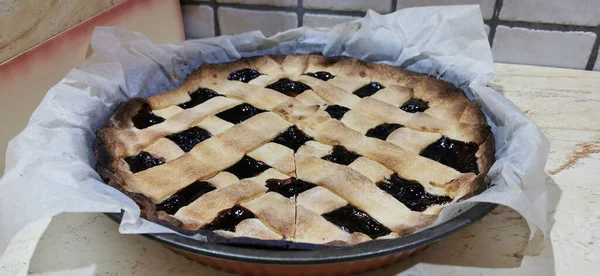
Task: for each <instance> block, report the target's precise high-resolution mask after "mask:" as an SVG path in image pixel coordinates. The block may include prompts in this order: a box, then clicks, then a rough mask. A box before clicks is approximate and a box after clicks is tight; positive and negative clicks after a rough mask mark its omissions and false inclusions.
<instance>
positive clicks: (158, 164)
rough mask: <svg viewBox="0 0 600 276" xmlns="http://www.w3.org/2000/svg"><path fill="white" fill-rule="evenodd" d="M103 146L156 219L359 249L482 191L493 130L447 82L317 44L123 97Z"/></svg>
mask: <svg viewBox="0 0 600 276" xmlns="http://www.w3.org/2000/svg"><path fill="white" fill-rule="evenodd" d="M94 150H95V152H96V158H97V161H98V166H97V170H98V172H99V173H100V175H101V176H102V178H103V179H104V180H105V181H106V182H107V183H108V184H110V185H112V186H114V187H117V188H118V189H120V190H121V191H123V192H125V193H126V194H127V195H129V196H130V197H131V198H133V199H134V200H135V201H136V202H137V203H138V204H139V205H140V206H141V208H142V216H143V217H145V218H146V219H149V220H151V221H157V222H161V223H167V224H170V225H171V226H174V227H175V228H177V229H182V230H198V229H204V230H210V231H213V232H215V233H217V234H219V235H221V236H224V237H250V238H256V239H261V240H288V241H294V242H305V243H315V244H334V245H351V244H356V243H360V242H364V241H368V240H372V239H384V238H395V237H401V236H405V235H407V234H410V233H412V232H414V231H415V230H417V229H419V228H422V227H424V226H427V225H428V224H430V223H432V222H433V221H434V220H435V219H436V217H437V214H438V213H439V211H440V210H441V209H442V208H443V207H444V206H446V205H447V204H449V203H450V202H453V201H457V200H459V199H464V198H466V197H469V196H471V195H473V194H476V193H479V192H481V191H482V190H483V189H485V187H486V185H485V184H484V183H483V182H484V181H483V180H484V176H485V175H486V174H487V171H488V169H489V167H490V165H491V163H492V162H493V160H494V159H493V156H494V139H493V135H492V134H491V132H490V127H489V126H488V125H487V124H486V120H485V117H484V115H483V113H482V112H481V111H480V110H479V109H478V108H477V107H476V106H475V105H474V104H473V103H472V102H470V101H469V100H468V99H467V98H466V96H465V95H464V93H463V92H462V91H461V90H459V89H457V88H455V87H454V86H452V85H450V84H448V83H445V82H442V81H439V80H436V79H434V78H431V77H428V76H425V75H421V74H416V73H412V72H408V71H404V70H401V69H398V68H395V67H391V66H387V65H378V64H372V63H367V62H364V61H360V60H358V59H355V58H349V57H338V58H325V57H323V56H321V55H318V54H310V55H287V56H262V57H255V58H246V59H241V60H238V61H235V62H231V63H225V64H210V65H205V66H203V67H201V68H200V69H198V70H196V71H195V72H193V73H192V74H191V75H189V76H188V78H187V79H186V80H185V82H184V84H183V85H182V86H181V87H179V88H177V89H175V90H172V91H169V92H166V93H163V94H160V95H156V96H153V97H150V98H148V99H140V98H136V99H131V100H129V101H127V102H125V103H123V104H121V105H120V106H119V107H118V108H117V111H116V112H115V113H114V115H113V116H112V117H111V118H110V119H109V121H108V122H107V123H106V124H105V125H104V126H103V127H102V128H100V129H99V130H98V131H97V140H96V143H95V146H94Z"/></svg>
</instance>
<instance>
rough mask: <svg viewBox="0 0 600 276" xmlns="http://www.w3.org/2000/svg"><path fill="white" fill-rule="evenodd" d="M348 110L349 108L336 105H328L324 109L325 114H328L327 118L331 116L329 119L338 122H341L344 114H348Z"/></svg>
mask: <svg viewBox="0 0 600 276" xmlns="http://www.w3.org/2000/svg"><path fill="white" fill-rule="evenodd" d="M349 110H350V109H349V108H347V107H344V106H341V105H337V104H334V105H330V106H328V107H327V108H325V112H327V113H329V116H331V118H334V119H338V120H341V119H342V117H344V114H346V112H348V111H349Z"/></svg>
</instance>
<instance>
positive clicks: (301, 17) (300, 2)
mask: <svg viewBox="0 0 600 276" xmlns="http://www.w3.org/2000/svg"><path fill="white" fill-rule="evenodd" d="M296 14H297V15H298V27H302V26H304V0H298V6H296Z"/></svg>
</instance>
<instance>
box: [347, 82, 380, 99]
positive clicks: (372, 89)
mask: <svg viewBox="0 0 600 276" xmlns="http://www.w3.org/2000/svg"><path fill="white" fill-rule="evenodd" d="M384 88H385V87H384V86H383V85H381V84H379V83H378V82H371V83H369V84H367V85H365V86H363V87H361V88H359V89H356V91H354V92H353V93H354V95H356V96H359V97H361V98H364V97H370V96H372V95H373V94H375V93H377V91H379V90H381V89H384Z"/></svg>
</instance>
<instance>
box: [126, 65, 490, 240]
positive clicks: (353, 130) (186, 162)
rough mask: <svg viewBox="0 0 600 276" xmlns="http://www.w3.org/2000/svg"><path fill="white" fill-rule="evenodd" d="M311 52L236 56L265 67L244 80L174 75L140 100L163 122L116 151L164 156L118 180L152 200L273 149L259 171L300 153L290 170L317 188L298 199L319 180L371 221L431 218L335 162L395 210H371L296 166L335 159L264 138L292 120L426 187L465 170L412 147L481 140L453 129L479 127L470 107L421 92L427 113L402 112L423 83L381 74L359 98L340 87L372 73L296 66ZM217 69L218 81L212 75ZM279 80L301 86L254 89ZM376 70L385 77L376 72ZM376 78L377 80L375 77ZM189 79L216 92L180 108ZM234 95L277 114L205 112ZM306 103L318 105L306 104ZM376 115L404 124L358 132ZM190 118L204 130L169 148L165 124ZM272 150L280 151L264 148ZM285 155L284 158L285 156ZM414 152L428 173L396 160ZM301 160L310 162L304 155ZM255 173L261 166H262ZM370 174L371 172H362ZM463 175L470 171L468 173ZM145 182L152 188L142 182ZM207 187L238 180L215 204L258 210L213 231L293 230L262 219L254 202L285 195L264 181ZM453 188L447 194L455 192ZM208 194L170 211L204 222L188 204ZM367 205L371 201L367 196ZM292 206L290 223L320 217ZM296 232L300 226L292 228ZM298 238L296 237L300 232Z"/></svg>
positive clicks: (176, 128)
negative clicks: (205, 135) (333, 110)
mask: <svg viewBox="0 0 600 276" xmlns="http://www.w3.org/2000/svg"><path fill="white" fill-rule="evenodd" d="M312 57H314V56H310V57H308V58H307V59H304V58H300V60H299V57H298V56H288V57H287V58H285V59H283V61H282V65H280V64H279V63H278V62H276V61H275V60H273V59H271V58H262V59H257V60H254V62H249V61H246V63H245V64H244V62H239V63H238V64H237V65H236V67H238V68H239V67H242V68H244V67H248V68H256V69H258V71H260V72H262V73H266V75H265V74H263V75H260V76H258V77H257V78H255V79H253V80H251V81H249V83H244V82H237V81H226V82H223V81H222V79H223V77H224V76H223V75H222V74H221V75H219V74H215V73H214V72H220V73H221V70H209V69H200V70H199V71H197V72H195V73H194V75H193V76H192V77H191V78H188V81H186V84H184V86H182V88H180V89H176V90H175V91H171V92H169V93H165V94H161V95H158V96H155V97H153V98H151V100H150V101H149V103H150V106H151V107H152V108H154V109H155V113H156V114H158V115H159V116H161V117H163V118H164V119H166V121H165V122H166V124H162V123H161V124H158V125H157V126H155V127H153V128H148V129H142V130H136V131H134V132H135V136H136V139H137V140H136V143H132V144H131V145H128V147H126V149H125V152H127V153H129V154H134V153H136V152H139V151H140V150H142V149H144V150H146V151H148V152H150V153H151V154H153V155H157V156H162V157H163V158H164V159H166V160H165V161H166V164H162V165H158V166H156V167H152V168H149V169H147V170H144V171H141V172H138V173H135V174H130V175H128V179H127V181H126V182H127V183H128V186H129V187H128V188H129V189H131V190H133V191H139V192H142V193H144V194H145V195H146V196H148V197H149V198H150V199H151V200H152V201H154V202H161V201H162V200H164V199H165V198H166V197H168V196H170V195H173V194H174V193H176V192H177V191H178V190H181V189H182V188H184V187H185V186H186V185H188V184H189V183H191V182H193V181H197V180H199V179H207V178H209V177H211V176H214V175H215V174H216V173H218V172H219V171H222V170H224V169H226V168H227V167H229V166H231V165H233V164H234V163H235V162H237V161H239V160H240V159H241V158H242V157H243V156H246V155H248V156H250V157H254V158H256V159H268V158H269V157H270V156H275V157H276V158H271V160H267V162H268V163H269V165H270V166H271V167H274V168H276V169H277V170H278V171H279V172H277V171H276V170H273V169H269V170H272V171H275V172H277V173H280V174H281V172H283V173H284V174H282V175H281V177H283V176H291V175H294V171H293V170H292V168H291V167H290V166H289V164H290V162H289V159H290V158H291V161H292V163H291V164H294V162H295V161H297V160H300V161H302V163H301V164H302V165H301V166H300V168H303V169H302V170H301V169H299V168H298V166H296V164H294V169H296V173H298V172H302V173H301V174H298V178H300V179H303V180H307V181H310V182H313V181H314V182H315V183H318V185H319V187H316V188H313V189H310V190H308V191H305V192H304V193H303V194H300V196H299V198H302V196H303V195H304V194H306V193H315V191H320V190H321V189H322V188H323V187H326V190H325V192H328V193H330V194H332V195H333V196H336V197H338V198H339V202H346V203H347V202H350V203H351V204H352V205H357V206H360V207H361V209H366V210H365V211H366V212H367V213H368V214H370V215H371V216H373V217H374V218H375V219H377V221H378V222H381V223H382V224H383V225H384V226H385V227H388V228H389V229H392V230H393V231H395V232H396V233H400V234H405V233H408V232H412V231H413V230H414V229H416V228H418V227H421V226H422V225H426V224H427V223H429V222H431V219H430V218H431V216H430V215H427V214H423V213H419V212H413V211H410V210H408V208H407V207H406V206H404V205H403V204H402V203H401V202H400V201H397V200H396V199H394V198H393V197H391V196H390V195H388V194H387V193H385V192H384V191H382V190H380V189H378V188H376V187H375V184H374V181H375V180H374V179H370V178H369V173H368V172H366V171H361V170H360V167H356V166H355V167H354V169H353V168H352V164H350V165H351V166H349V167H346V168H339V167H338V170H339V171H341V172H345V173H346V174H347V175H354V176H356V178H357V179H360V181H358V182H356V183H362V184H356V185H358V186H357V187H363V189H364V187H375V188H368V190H369V191H372V193H374V194H375V195H376V196H377V197H379V198H384V199H385V200H384V201H385V202H388V203H387V207H394V210H396V211H395V212H391V215H390V216H387V215H388V214H386V212H384V211H383V210H374V209H373V207H371V206H372V205H373V204H369V203H367V202H362V201H364V199H361V198H360V197H358V198H356V197H353V196H351V195H348V194H344V193H343V192H344V190H343V189H339V187H338V188H335V186H331V185H334V184H335V183H331V182H328V181H327V179H330V176H328V175H320V174H318V173H317V172H315V171H311V170H310V169H306V171H309V172H310V173H304V171H303V170H304V169H305V168H304V167H305V165H306V164H308V165H310V164H313V163H318V164H321V165H322V167H328V166H331V165H333V166H340V165H337V164H328V163H329V162H327V161H324V160H321V159H319V158H318V157H315V156H310V155H302V154H296V156H292V154H293V151H292V150H291V149H289V148H287V147H284V146H281V145H279V144H277V143H272V142H269V141H271V140H272V139H273V138H274V137H275V136H276V135H278V134H280V133H282V132H283V131H284V130H285V129H287V128H289V127H290V126H291V125H292V124H296V125H298V126H300V128H301V129H302V130H304V131H305V132H306V133H309V134H311V135H313V136H314V138H315V139H316V140H317V141H319V142H322V143H325V144H332V143H333V144H340V145H343V146H346V147H347V148H349V149H350V150H352V151H356V152H358V153H360V154H361V155H363V156H364V157H361V158H364V160H368V161H366V162H374V163H376V164H378V165H379V166H381V167H384V166H383V165H382V164H387V166H388V167H390V168H389V169H392V170H391V171H395V172H397V173H399V174H400V175H402V176H404V177H408V178H409V179H415V180H418V181H419V182H420V183H422V184H423V183H425V184H423V185H424V186H426V187H427V188H428V189H430V190H435V188H436V187H433V186H432V185H429V184H430V183H431V184H435V186H438V187H439V186H443V185H444V184H448V183H452V182H451V181H452V180H456V179H460V178H461V177H462V178H464V177H466V176H464V175H462V174H460V173H459V172H457V171H455V170H454V169H452V168H450V167H447V166H445V165H443V164H440V163H437V162H435V161H432V160H429V159H427V158H423V157H421V156H419V155H418V153H419V152H420V151H421V150H422V149H423V148H424V147H425V146H426V145H427V144H429V143H431V142H432V141H435V140H437V139H439V137H441V134H439V133H442V134H444V135H448V136H450V137H455V138H458V139H463V140H467V141H469V140H477V143H479V144H480V143H483V142H484V141H482V138H481V137H478V136H477V135H471V133H475V134H477V133H478V132H477V131H466V132H460V131H457V129H463V128H468V127H469V126H466V125H472V128H477V127H480V124H481V121H477V120H472V119H470V118H468V117H469V116H466V115H465V114H468V113H469V112H473V111H471V110H470V109H469V108H471V106H470V105H466V104H464V103H461V102H460V101H459V102H458V103H456V104H454V105H455V106H452V107H445V108H440V109H436V103H434V102H433V101H431V102H432V107H431V109H430V113H431V114H432V115H434V116H431V115H429V114H426V113H416V114H410V113H407V112H405V111H403V110H400V109H399V107H400V105H401V104H402V103H404V102H406V101H408V100H410V99H412V97H413V96H414V95H415V94H416V95H419V96H426V94H423V88H419V87H417V88H415V89H409V88H407V87H405V86H403V85H402V84H405V83H402V82H397V81H389V79H387V81H386V82H385V85H386V88H383V89H381V90H379V91H376V93H374V94H371V95H369V96H365V97H362V98H361V97H358V96H356V95H354V94H352V93H351V92H350V91H352V90H356V89H358V88H360V87H362V86H368V85H370V83H372V82H371V80H370V79H368V76H367V77H364V76H362V74H361V73H357V74H355V75H352V74H350V73H352V72H349V71H344V70H342V68H353V69H351V70H350V71H353V70H355V69H356V68H354V67H348V66H340V68H338V69H339V70H337V71H336V69H333V70H332V67H328V68H329V71H334V72H335V74H337V75H336V76H335V78H333V79H330V80H329V81H323V80H319V79H317V78H314V77H311V76H306V75H302V74H304V73H307V72H310V71H315V70H318V68H317V67H318V66H316V67H315V66H312V67H311V65H310V59H311V58H312ZM280 61H281V60H280ZM298 61H300V62H299V64H304V66H303V67H302V66H301V67H298V66H290V65H291V64H296V63H298ZM223 66H226V65H223ZM215 67H217V69H218V68H219V65H215ZM333 68H335V67H333ZM223 72H224V71H223ZM205 73H206V74H205ZM209 74H211V75H209ZM344 75H346V76H352V77H353V79H354V78H359V79H361V80H360V81H354V82H352V81H350V82H349V81H347V80H349V78H346V77H344ZM219 78H220V79H221V80H219ZM281 79H289V80H291V81H299V82H300V83H305V84H308V85H309V86H310V87H309V88H311V89H309V90H306V91H304V93H300V94H299V95H293V96H295V97H290V96H287V95H285V93H280V92H277V91H275V90H273V89H268V88H264V87H265V86H270V85H273V84H276V83H277V82H278V80H281ZM383 79H384V80H385V79H386V78H383ZM382 82H384V81H383V80H382ZM199 87H200V88H201V89H207V88H209V89H212V90H214V91H218V93H220V94H223V95H224V96H226V97H214V98H212V99H209V100H208V101H206V102H205V103H203V104H199V105H197V106H192V107H188V106H187V105H186V103H188V102H193V101H194V99H193V98H190V95H189V94H188V92H187V91H195V90H196V89H199ZM413 90H415V92H413ZM368 93H370V92H368ZM419 93H420V94H419ZM167 94H168V95H167ZM240 100H241V101H240ZM241 102H246V103H250V104H252V105H254V106H256V107H258V108H261V109H265V110H271V111H274V112H276V113H277V114H279V115H281V117H279V116H277V115H275V114H273V113H270V112H266V113H261V114H257V115H255V116H254V117H252V118H250V119H248V120H246V121H244V122H241V123H239V124H237V125H234V124H231V123H228V122H226V121H224V120H222V119H220V118H218V117H216V116H215V114H217V113H219V112H222V111H226V110H227V109H228V108H231V107H234V106H237V105H239V104H240V103H241ZM314 104H317V105H321V106H320V107H319V106H315V105H314ZM331 104H336V105H341V106H342V107H344V108H346V109H348V111H347V112H346V113H345V114H344V115H343V116H342V117H341V120H340V121H338V120H334V119H330V116H329V115H328V114H327V113H326V111H324V110H325V109H326V106H329V105H331ZM444 104H445V101H438V102H437V105H442V106H443V105H444ZM176 105H179V106H176ZM461 105H462V106H461ZM456 106H458V107H456ZM184 108H186V109H184ZM445 109H453V110H454V111H453V112H447V110H445ZM438 117H446V118H451V120H450V121H446V120H441V119H439V118H438ZM283 119H285V120H283ZM288 121H289V122H288ZM384 123H388V124H402V125H404V126H408V127H402V128H398V129H396V130H394V131H393V132H391V133H390V134H389V135H388V137H387V140H388V142H390V143H388V142H384V141H380V140H376V139H373V138H367V137H365V136H364V135H365V133H366V132H368V131H369V130H370V129H372V128H375V127H377V126H379V125H381V124H384ZM191 126H198V127H201V128H202V129H206V130H208V131H209V132H210V133H211V134H212V135H213V137H211V138H209V139H207V140H205V141H202V142H200V143H199V144H197V145H195V146H194V147H193V148H191V149H190V150H189V152H187V153H186V152H183V151H182V150H177V149H176V148H175V147H176V146H177V145H175V144H174V143H172V142H170V141H169V140H168V139H165V138H164V137H165V136H166V135H172V134H173V133H177V132H180V131H182V130H185V129H186V128H189V127H191ZM236 136H237V137H236ZM410 136H412V137H417V138H419V139H417V140H424V141H425V142H421V143H405V142H403V140H402V138H403V137H410ZM423 138H424V139H423ZM411 140H414V139H411ZM357 141H360V142H357ZM225 145H227V146H225ZM364 145H366V147H363V146H364ZM174 146H175V147H174ZM217 152H218V153H217ZM275 152H279V153H281V152H285V153H284V154H273V153H275ZM205 156H219V158H218V159H219V160H218V161H219V162H218V164H210V162H208V160H205V159H203V158H204V157H205ZM367 157H368V158H367ZM286 159H287V161H285V160H286ZM415 159H416V160H418V162H416V163H417V164H418V165H414V164H412V165H413V167H414V168H416V167H422V166H426V167H428V168H429V169H430V170H433V171H435V172H437V173H435V174H434V175H435V177H433V178H432V177H431V174H430V173H426V172H425V173H421V172H419V171H418V170H414V169H412V168H413V167H411V163H410V162H403V161H401V160H412V161H413V162H414V160H415ZM282 160H284V161H282ZM306 160H312V161H309V162H306ZM361 160H363V159H361ZM390 161H392V162H390ZM323 162H324V163H323ZM306 168H310V166H307V167H306ZM221 174H223V173H219V174H217V176H215V177H213V178H212V179H213V180H215V179H217V178H219V175H221ZM263 174H265V175H268V174H267V173H266V172H265V173H263ZM168 175H169V176H168ZM172 175H177V176H178V177H175V178H173V177H170V176H172ZM261 175H262V174H261ZM465 175H466V174H465ZM328 177H329V178H328ZM370 177H371V178H373V177H372V175H371V176H370ZM469 177H471V176H470V175H469ZM221 178H222V177H221ZM471 178H472V177H471ZM355 180H356V179H355ZM361 181H362V182H361ZM213 182H214V181H213ZM217 182H218V181H217ZM229 182H231V181H229ZM257 183H258V184H257ZM369 183H370V184H369ZM148 184H150V186H153V187H148ZM328 185H329V186H328ZM216 186H222V187H217V189H216V190H215V191H213V192H211V193H210V194H211V196H214V195H217V194H228V192H227V191H229V190H235V188H236V187H238V186H239V187H244V188H245V189H246V188H247V189H246V190H245V193H246V194H244V195H245V196H242V197H240V198H238V199H237V200H234V201H233V202H234V203H233V205H232V203H231V202H228V204H225V205H226V206H221V207H222V208H225V207H227V208H229V209H230V208H232V207H233V206H237V205H240V206H242V207H244V208H245V207H249V209H250V210H251V211H252V212H256V213H258V214H261V215H257V217H258V218H249V219H246V220H244V221H243V222H244V223H242V222H240V224H239V225H240V227H239V228H240V229H239V231H238V229H237V228H236V231H221V234H223V235H228V236H244V235H246V234H248V235H250V234H249V233H250V232H251V231H250V229H252V227H253V226H255V227H256V229H258V230H261V231H262V233H263V234H264V235H266V236H269V237H279V236H278V235H280V236H282V237H285V238H290V237H291V238H295V236H294V234H293V233H295V232H296V230H297V229H295V228H294V227H292V228H293V231H292V230H290V229H285V227H284V226H285V225H286V224H287V225H289V222H286V223H284V224H282V223H281V221H285V220H282V219H279V220H278V221H279V222H280V223H279V225H278V223H274V222H273V220H272V219H271V221H268V220H269V219H270V218H274V217H277V215H278V214H275V213H272V212H271V213H268V212H267V213H265V212H266V211H268V209H265V208H264V202H267V201H277V202H280V203H281V204H283V205H285V202H287V201H286V199H285V197H282V196H281V195H279V194H277V193H271V192H269V193H265V192H266V188H265V187H264V183H260V181H258V182H257V181H256V180H252V179H242V180H239V181H237V182H236V183H234V184H231V183H229V184H228V185H219V184H217V185H216ZM239 187H238V188H239ZM253 189H254V190H253ZM313 190H314V191H313ZM149 191H150V192H149ZM250 191H254V192H255V193H250V194H248V192H250ZM311 191H312V192H311ZM438 192H439V190H438ZM454 194H455V195H456V194H457V193H456V191H455V192H454ZM203 198H204V199H203ZM209 199H210V196H207V195H205V196H201V197H199V198H198V199H197V200H196V201H194V202H192V203H191V204H190V205H188V206H186V207H183V208H181V209H180V211H178V212H177V213H176V214H175V217H176V218H178V219H180V220H181V221H183V222H184V223H186V224H187V228H190V229H193V228H195V227H200V226H202V225H206V224H207V223H209V222H208V220H209V219H206V218H205V219H199V217H198V216H199V214H198V212H193V210H194V209H196V210H204V209H206V208H208V207H207V206H206V203H203V202H205V201H206V202H208V201H210V200H209ZM367 199H368V197H367ZM357 200H358V201H357ZM288 201H289V200H288ZM223 202H226V201H223ZM203 204H204V205H203ZM374 205H377V204H376V202H375V203H374ZM384 205H385V204H384ZM198 206H200V207H198ZM338 207H339V206H338ZM297 208H298V210H295V212H297V213H298V215H297V216H296V217H295V221H294V222H293V223H292V224H291V225H294V226H296V225H302V224H301V223H299V222H300V221H299V219H300V217H312V219H313V220H314V219H316V220H318V221H321V222H323V220H322V219H318V218H316V217H314V214H318V212H314V210H311V209H310V208H306V207H305V206H303V205H302V204H298V207H297ZM217 209H218V208H217ZM221 211H222V210H221ZM329 211H333V210H329ZM209 213H210V212H209ZM212 213H214V212H212ZM212 213H211V214H212ZM387 213H389V212H387ZM262 214H268V215H262ZM301 214H302V215H301ZM322 214H323V213H320V214H319V215H322ZM214 216H216V215H214V214H212V215H210V216H208V217H209V218H213V219H214ZM398 218H406V219H398ZM405 221H413V222H416V223H415V224H414V225H405V224H403V223H404V222H405ZM194 225H196V226H194ZM267 225H268V226H267ZM324 225H326V224H323V225H322V226H323V227H330V226H329V225H328V226H324ZM263 226H264V227H263ZM258 230H257V231H258ZM219 231H220V230H219ZM269 231H271V232H269ZM290 231H291V232H290ZM298 233H301V231H300V232H298ZM392 236H393V235H392ZM298 237H300V236H298ZM390 237H391V236H390ZM336 239H338V240H339V239H341V240H355V239H358V240H364V239H368V237H367V238H365V236H364V235H362V236H361V235H350V236H348V235H346V236H344V235H342V236H339V235H338V238H336ZM336 239H334V240H336ZM299 240H302V239H301V238H300V239H299ZM309 242H315V241H309ZM316 242H319V241H316ZM321 242H323V241H321ZM351 243H353V242H351Z"/></svg>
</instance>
